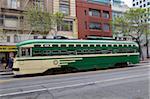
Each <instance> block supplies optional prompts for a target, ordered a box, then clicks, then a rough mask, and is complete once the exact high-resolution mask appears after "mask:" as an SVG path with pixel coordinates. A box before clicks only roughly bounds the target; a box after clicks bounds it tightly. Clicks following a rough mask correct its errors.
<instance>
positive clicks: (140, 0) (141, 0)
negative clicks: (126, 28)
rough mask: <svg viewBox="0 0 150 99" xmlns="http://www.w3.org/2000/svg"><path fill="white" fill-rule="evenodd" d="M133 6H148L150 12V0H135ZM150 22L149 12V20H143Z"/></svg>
mask: <svg viewBox="0 0 150 99" xmlns="http://www.w3.org/2000/svg"><path fill="white" fill-rule="evenodd" d="M132 6H133V8H146V9H147V11H148V12H150V0H133V2H132ZM142 21H145V22H148V23H150V15H149V14H148V18H147V20H141V22H142Z"/></svg>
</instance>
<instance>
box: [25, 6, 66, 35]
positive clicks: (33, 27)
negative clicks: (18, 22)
mask: <svg viewBox="0 0 150 99" xmlns="http://www.w3.org/2000/svg"><path fill="white" fill-rule="evenodd" d="M24 15H25V17H26V20H27V22H28V23H29V25H30V33H29V34H31V33H32V32H33V31H36V32H38V33H43V34H45V35H47V34H48V33H50V32H51V31H52V30H54V31H55V33H54V34H52V35H53V36H54V35H55V36H56V35H57V28H56V27H57V26H58V25H62V23H63V18H64V15H63V14H62V13H60V12H57V13H55V14H53V13H49V12H47V11H43V10H41V9H39V8H38V7H36V6H34V7H32V8H30V9H28V10H27V11H26V12H25V13H24Z"/></svg>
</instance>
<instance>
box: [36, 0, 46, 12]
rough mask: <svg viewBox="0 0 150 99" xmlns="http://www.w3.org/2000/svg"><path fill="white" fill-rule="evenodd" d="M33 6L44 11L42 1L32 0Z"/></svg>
mask: <svg viewBox="0 0 150 99" xmlns="http://www.w3.org/2000/svg"><path fill="white" fill-rule="evenodd" d="M33 5H34V6H36V7H37V8H38V9H40V10H42V11H43V10H44V0H34V2H33Z"/></svg>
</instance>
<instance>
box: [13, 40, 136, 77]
mask: <svg viewBox="0 0 150 99" xmlns="http://www.w3.org/2000/svg"><path fill="white" fill-rule="evenodd" d="M17 49H18V51H17V52H18V54H17V56H16V58H15V59H14V65H13V73H14V75H25V74H38V73H52V72H54V71H55V72H56V71H59V70H63V71H69V72H70V71H82V70H91V69H105V68H111V67H115V66H125V65H128V64H136V63H139V48H138V45H137V43H135V42H132V41H116V40H60V39H59V40H48V39H45V40H44V39H43V40H42V39H37V40H27V41H23V42H20V43H18V44H17Z"/></svg>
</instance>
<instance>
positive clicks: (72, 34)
mask: <svg viewBox="0 0 150 99" xmlns="http://www.w3.org/2000/svg"><path fill="white" fill-rule="evenodd" d="M75 3H76V2H75V0H0V58H1V57H6V58H8V57H9V56H14V54H15V52H16V46H15V45H16V43H18V42H20V41H24V40H28V39H37V38H51V37H52V35H51V34H49V35H47V36H45V35H42V34H39V33H35V32H34V33H30V26H29V25H28V23H27V22H26V20H25V18H24V16H23V12H24V11H26V10H27V9H28V8H30V7H31V6H34V5H37V6H38V7H39V8H41V9H42V10H45V11H48V12H49V13H55V12H62V13H64V14H65V18H64V25H63V26H61V27H59V28H57V30H58V33H57V35H61V36H66V37H69V38H77V37H78V32H77V29H76V28H77V26H76V24H77V20H76V8H75V7H76V4H75ZM66 27H67V28H66Z"/></svg>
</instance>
